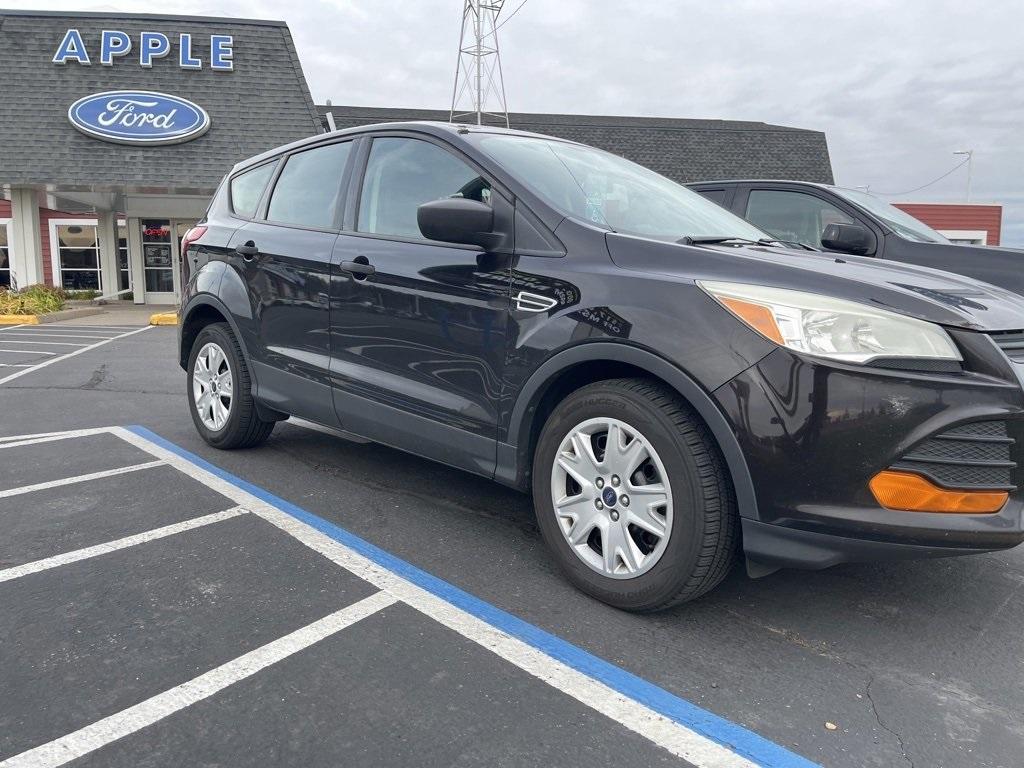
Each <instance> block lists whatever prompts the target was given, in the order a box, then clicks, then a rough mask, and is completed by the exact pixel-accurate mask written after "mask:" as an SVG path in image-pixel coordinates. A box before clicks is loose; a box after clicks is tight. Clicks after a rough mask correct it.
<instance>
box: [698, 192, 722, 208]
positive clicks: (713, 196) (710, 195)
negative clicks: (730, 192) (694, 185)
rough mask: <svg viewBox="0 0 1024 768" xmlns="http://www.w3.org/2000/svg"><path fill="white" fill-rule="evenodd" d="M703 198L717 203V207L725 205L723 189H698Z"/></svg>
mask: <svg viewBox="0 0 1024 768" xmlns="http://www.w3.org/2000/svg"><path fill="white" fill-rule="evenodd" d="M697 191H698V192H700V193H701V194H702V195H704V197H706V198H707V199H708V200H710V201H712V202H714V203H718V204H719V205H725V190H724V189H698V190H697Z"/></svg>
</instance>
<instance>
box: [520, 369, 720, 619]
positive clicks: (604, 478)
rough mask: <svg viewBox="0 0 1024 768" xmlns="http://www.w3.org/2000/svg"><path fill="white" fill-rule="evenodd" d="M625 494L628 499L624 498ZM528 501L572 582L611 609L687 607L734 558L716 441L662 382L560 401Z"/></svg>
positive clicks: (633, 382) (583, 392) (612, 386)
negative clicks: (687, 602)
mask: <svg viewBox="0 0 1024 768" xmlns="http://www.w3.org/2000/svg"><path fill="white" fill-rule="evenodd" d="M612 435H614V436H615V437H614V439H615V440H616V441H617V442H616V443H615V446H614V447H613V444H612V443H611V442H609V441H610V440H612V439H613V438H612ZM574 436H575V438H574ZM602 440H603V441H604V444H603V447H602ZM588 441H589V447H587V445H588ZM634 441H639V442H636V443H635V442H634ZM580 446H583V447H582V448H580ZM638 457H639V459H638ZM637 461H639V462H640V463H639V464H637ZM622 467H626V469H625V471H624V472H623V471H622V469H621V468H622ZM613 473H614V474H613ZM620 474H622V475H624V476H623V477H620V476H619V475H620ZM662 475H664V477H662ZM591 476H595V477H594V479H593V481H590V477H591ZM613 484H614V487H612V486H613ZM662 490H663V491H664V493H661V491H662ZM629 493H633V494H634V496H635V498H629V497H627V498H623V497H624V496H627V494H629ZM662 496H664V501H661V498H662ZM533 498H534V508H535V510H536V513H537V521H538V524H539V526H540V530H541V533H542V535H543V537H544V540H545V543H546V544H547V546H548V548H549V549H550V550H551V552H552V553H553V554H554V556H555V559H556V561H557V563H558V565H559V566H560V568H561V569H562V571H563V572H564V573H565V574H566V576H567V577H568V579H569V580H570V581H571V582H572V583H573V584H575V585H576V586H577V587H578V588H579V589H581V590H582V591H583V592H585V593H587V594H588V595H591V596H592V597H595V598H597V599H598V600H601V601H603V602H605V603H608V604H610V605H613V606H615V607H617V608H622V609H625V610H630V611H656V610H661V609H664V608H668V607H670V606H673V605H678V604H680V603H684V602H686V601H688V600H693V599H694V598H697V597H699V596H701V595H703V594H704V593H705V592H708V591H709V590H711V589H712V588H714V587H715V586H716V585H717V584H718V583H719V582H720V581H721V580H722V579H723V578H725V576H726V574H727V573H728V572H729V569H730V568H731V566H732V564H733V563H734V562H735V559H736V552H737V545H738V540H739V521H738V518H737V513H736V502H735V498H734V494H733V489H732V483H731V481H730V478H729V475H728V473H727V472H726V470H725V467H724V463H723V460H722V459H721V456H720V455H719V451H718V448H717V445H716V444H715V442H714V439H713V438H712V436H711V434H710V432H709V431H708V429H707V427H706V426H705V425H704V423H703V422H702V421H701V419H700V418H699V417H698V416H697V415H696V413H695V412H694V411H693V410H692V409H691V408H690V406H689V405H688V404H687V403H686V402H685V401H683V400H682V399H681V398H680V397H679V396H678V395H677V394H676V393H675V392H674V391H673V390H672V389H670V388H669V387H667V386H666V385H663V384H660V383H658V382H653V381H648V380H644V379H615V380H610V381H602V382H597V383H595V384H591V385H588V386H586V387H583V388H582V389H579V390H577V391H576V392H573V393H572V394H570V395H569V396H568V397H567V398H566V399H565V400H563V401H562V402H561V403H559V404H558V406H557V407H556V408H555V410H554V412H553V413H552V414H551V416H550V417H549V418H548V420H547V423H546V424H545V425H544V429H543V431H542V433H541V436H540V439H539V441H538V443H537V449H536V451H535V453H534V463H533ZM599 502H600V503H599ZM606 502H610V504H609V503H606ZM556 508H557V510H558V511H556ZM577 526H578V527H577ZM588 531H589V533H588ZM609 544H610V545H611V546H610V547H609ZM620 553H621V554H620Z"/></svg>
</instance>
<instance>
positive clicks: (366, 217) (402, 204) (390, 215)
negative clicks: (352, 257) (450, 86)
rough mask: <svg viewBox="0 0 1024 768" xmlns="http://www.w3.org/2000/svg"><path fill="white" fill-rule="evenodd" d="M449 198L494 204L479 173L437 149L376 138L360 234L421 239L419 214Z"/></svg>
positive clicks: (361, 204) (365, 182)
mask: <svg viewBox="0 0 1024 768" xmlns="http://www.w3.org/2000/svg"><path fill="white" fill-rule="evenodd" d="M445 197H465V198H468V199H471V200H479V201H481V202H485V203H490V201H491V187H490V184H488V183H487V182H486V181H485V180H484V179H482V178H481V177H480V175H479V174H478V173H477V172H476V171H474V170H473V169H472V168H470V167H469V166H468V165H466V164H465V163H464V162H462V161H461V160H459V159H458V158H457V157H455V156H454V155H452V154H451V153H450V152H446V151H445V150H443V149H441V148H440V147H438V146H436V145H435V144H431V143H429V142H426V141H419V140H418V139H399V138H383V139H374V140H373V146H372V147H371V149H370V159H369V161H368V162H367V165H366V176H365V177H364V179H363V193H362V197H361V198H360V200H359V231H361V232H374V233H377V234H381V235H398V236H400V237H422V235H421V234H420V228H419V225H417V223H416V209H417V208H418V207H419V206H420V205H422V204H423V203H427V202H430V201H431V200H440V199H441V198H445Z"/></svg>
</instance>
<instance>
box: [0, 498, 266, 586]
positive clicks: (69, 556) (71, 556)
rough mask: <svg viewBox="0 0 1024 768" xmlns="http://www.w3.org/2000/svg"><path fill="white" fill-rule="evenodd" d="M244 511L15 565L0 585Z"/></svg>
mask: <svg viewBox="0 0 1024 768" xmlns="http://www.w3.org/2000/svg"><path fill="white" fill-rule="evenodd" d="M247 512H248V510H247V509H244V508H243V507H232V508H231V509H225V510H224V511H223V512H214V513H213V514H211V515H203V516H202V517H194V518H192V519H191V520H185V521H183V522H180V523H174V524H173V525H165V526H163V527H162V528H154V529H153V530H151V531H146V532H144V533H137V534H135V535H134V536H125V537H124V538H122V539H117V540H115V541H108V542H105V543H103V544H96V545H95V546H92V547H86V548H84V549H76V550H75V551H73V552H64V553H62V554H60V555H54V556H53V557H47V558H45V559H43V560H35V561H33V562H31V563H24V564H22V565H16V566H13V567H11V568H6V569H4V570H2V571H0V582H4V581H11V580H12V579H18V578H21V577H22V576H28V575H29V574H30V573H39V572H40V571H47V570H49V569H50V568H57V567H59V566H62V565H69V564H71V563H77V562H79V561H80V560H88V559H89V558H91V557H98V556H100V555H107V554H110V553H111V552H117V551H118V550H119V549H127V548H128V547H134V546H137V545H138V544H145V543H146V542H149V541H156V540H157V539H163V538H166V537H168V536H173V535H175V534H176V533H184V532H185V531H191V530H194V529H196V528H202V527H203V526H204V525H210V524H211V523H219V522H221V521H222V520H230V519H231V518H233V517H238V516H239V515H244V514H246V513H247Z"/></svg>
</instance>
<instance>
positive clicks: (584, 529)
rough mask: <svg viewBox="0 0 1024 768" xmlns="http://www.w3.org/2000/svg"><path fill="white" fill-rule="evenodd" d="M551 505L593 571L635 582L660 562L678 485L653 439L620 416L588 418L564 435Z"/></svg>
mask: <svg viewBox="0 0 1024 768" xmlns="http://www.w3.org/2000/svg"><path fill="white" fill-rule="evenodd" d="M551 502H552V504H553V506H554V510H555V516H556V517H557V519H558V523H559V527H560V529H561V531H562V535H563V536H565V540H566V541H567V542H568V543H569V546H570V547H571V548H572V550H573V552H575V553H576V556H577V557H578V558H579V559H580V560H582V561H583V562H584V563H586V564H587V565H588V566H589V567H590V568H592V569H593V570H595V571H597V572H598V573H600V574H601V575H603V576H608V577H609V578H613V579H632V578H636V577H637V576H640V575H641V574H643V573H646V572H647V571H649V570H650V569H651V568H653V567H654V565H655V563H657V562H658V560H660V559H661V556H662V555H663V554H664V553H665V547H666V546H667V545H668V540H669V536H670V534H671V532H672V488H671V486H670V484H669V481H668V474H667V472H666V471H665V465H664V464H662V461H661V458H660V457H659V456H658V452H657V451H655V450H654V447H653V446H652V445H651V443H650V441H649V440H647V438H645V437H644V436H643V435H642V434H640V432H639V431H637V430H636V429H634V428H633V427H631V426H629V425H628V424H626V423H625V422H623V421H619V420H618V419H588V420H587V421H584V422H582V423H581V424H578V425H576V426H575V427H573V428H572V429H571V430H570V431H569V433H568V434H567V435H566V436H565V438H564V439H563V440H562V443H561V445H560V446H559V447H558V453H557V454H556V456H555V461H554V465H553V466H552V468H551Z"/></svg>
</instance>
